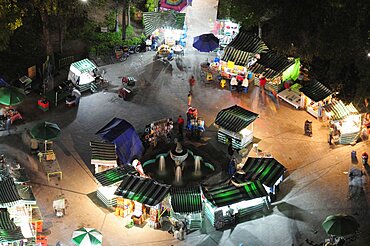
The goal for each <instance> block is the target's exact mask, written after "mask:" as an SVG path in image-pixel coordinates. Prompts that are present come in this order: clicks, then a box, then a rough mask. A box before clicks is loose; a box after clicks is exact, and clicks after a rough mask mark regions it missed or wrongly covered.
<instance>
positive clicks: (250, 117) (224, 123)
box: [215, 105, 258, 132]
mask: <svg viewBox="0 0 370 246" xmlns="http://www.w3.org/2000/svg"><path fill="white" fill-rule="evenodd" d="M257 118H258V114H256V113H253V112H251V111H249V110H247V109H244V108H242V107H240V106H238V105H234V106H232V107H230V108H226V109H223V110H221V111H220V112H219V113H218V114H217V117H216V121H215V123H216V124H217V125H218V126H220V127H222V128H225V129H226V130H229V131H232V132H239V131H241V130H242V129H244V128H246V127H247V126H249V125H250V124H251V123H252V122H253V121H255V120H256V119H257Z"/></svg>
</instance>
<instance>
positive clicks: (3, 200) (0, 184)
mask: <svg viewBox="0 0 370 246" xmlns="http://www.w3.org/2000/svg"><path fill="white" fill-rule="evenodd" d="M20 200H22V198H21V197H20V196H19V194H18V190H17V187H16V186H15V184H14V181H13V178H11V177H6V178H3V179H2V180H1V181H0V208H1V207H9V206H12V205H14V204H15V203H17V202H19V201H20Z"/></svg>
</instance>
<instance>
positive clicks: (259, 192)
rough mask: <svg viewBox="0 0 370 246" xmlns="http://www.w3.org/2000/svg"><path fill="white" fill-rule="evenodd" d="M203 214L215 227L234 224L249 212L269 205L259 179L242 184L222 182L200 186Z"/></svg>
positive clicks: (261, 209) (266, 207)
mask: <svg viewBox="0 0 370 246" xmlns="http://www.w3.org/2000/svg"><path fill="white" fill-rule="evenodd" d="M202 191H203V196H202V199H203V201H204V215H205V217H206V218H207V219H208V220H209V222H210V223H211V224H212V225H213V226H214V227H215V228H216V229H222V228H223V227H225V226H226V225H235V224H236V221H238V222H240V221H242V220H243V219H245V218H246V217H248V216H249V215H250V214H252V213H255V212H257V211H263V210H264V209H268V207H269V206H270V203H269V199H268V198H267V193H266V190H265V189H264V188H263V186H262V184H261V182H260V181H258V180H256V181H251V182H248V183H244V184H240V185H239V184H236V183H233V182H232V183H229V182H228V183H223V184H217V185H214V186H209V187H207V186H202Z"/></svg>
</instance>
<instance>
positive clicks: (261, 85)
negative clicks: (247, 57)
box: [260, 75, 267, 92]
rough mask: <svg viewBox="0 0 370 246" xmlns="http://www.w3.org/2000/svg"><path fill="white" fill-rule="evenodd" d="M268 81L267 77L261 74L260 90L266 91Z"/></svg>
mask: <svg viewBox="0 0 370 246" xmlns="http://www.w3.org/2000/svg"><path fill="white" fill-rule="evenodd" d="M266 83H267V80H266V78H265V76H263V75H262V76H261V78H260V92H265V85H266Z"/></svg>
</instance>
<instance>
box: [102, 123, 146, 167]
mask: <svg viewBox="0 0 370 246" xmlns="http://www.w3.org/2000/svg"><path fill="white" fill-rule="evenodd" d="M96 134H97V135H99V136H100V137H101V138H102V139H104V140H105V141H107V142H110V143H112V144H115V145H116V151H117V155H118V157H119V159H120V160H121V162H122V163H131V162H132V161H133V160H134V159H135V158H138V157H140V156H141V154H142V153H143V151H144V147H143V144H142V142H141V140H140V138H139V136H138V135H137V133H136V131H135V128H134V127H133V126H132V125H131V124H130V123H129V122H127V121H125V120H124V119H119V118H113V119H112V120H111V121H110V122H109V123H108V124H106V125H105V126H104V127H103V128H101V129H100V130H99V131H98V132H97V133H96Z"/></svg>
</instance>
